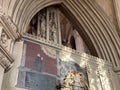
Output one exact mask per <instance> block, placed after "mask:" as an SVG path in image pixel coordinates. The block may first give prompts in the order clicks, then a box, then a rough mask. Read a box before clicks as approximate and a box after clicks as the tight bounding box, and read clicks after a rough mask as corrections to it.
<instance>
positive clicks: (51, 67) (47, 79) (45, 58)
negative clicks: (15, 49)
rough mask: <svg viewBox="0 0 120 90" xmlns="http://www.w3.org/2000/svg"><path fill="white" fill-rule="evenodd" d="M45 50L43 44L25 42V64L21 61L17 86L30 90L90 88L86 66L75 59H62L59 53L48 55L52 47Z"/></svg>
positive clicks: (80, 89)
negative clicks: (81, 65) (74, 60)
mask: <svg viewBox="0 0 120 90" xmlns="http://www.w3.org/2000/svg"><path fill="white" fill-rule="evenodd" d="M47 48H50V47H47ZM45 50H48V49H43V46H42V45H38V44H34V43H31V42H27V41H25V42H24V50H23V51H24V53H23V54H25V55H23V60H22V62H24V64H23V63H22V62H21V66H20V67H19V76H18V83H17V85H16V86H17V87H20V88H25V89H28V90H88V87H89V83H88V76H87V71H86V69H85V68H82V67H80V66H79V65H78V64H77V63H75V62H73V61H62V60H61V59H60V58H58V57H59V55H56V58H55V57H52V56H51V55H48V54H49V53H50V49H49V52H48V53H47V51H45ZM52 51H53V50H52ZM51 53H52V52H51ZM53 53H55V51H54V52H53ZM54 55H55V54H54ZM58 59H59V61H60V63H59V64H58V63H57V62H58ZM58 67H60V68H58ZM58 71H60V73H59V74H58Z"/></svg>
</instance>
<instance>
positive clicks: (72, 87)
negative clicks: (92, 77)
mask: <svg viewBox="0 0 120 90" xmlns="http://www.w3.org/2000/svg"><path fill="white" fill-rule="evenodd" d="M60 67H61V68H60V78H61V79H60V83H59V85H58V88H59V89H60V90H88V88H89V83H88V76H87V71H86V69H84V68H82V67H80V66H79V65H78V64H77V63H75V62H73V61H61V65H60Z"/></svg>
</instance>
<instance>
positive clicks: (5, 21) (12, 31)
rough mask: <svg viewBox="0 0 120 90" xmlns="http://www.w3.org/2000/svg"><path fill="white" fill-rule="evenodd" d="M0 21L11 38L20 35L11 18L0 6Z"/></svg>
mask: <svg viewBox="0 0 120 90" xmlns="http://www.w3.org/2000/svg"><path fill="white" fill-rule="evenodd" d="M0 23H1V25H2V26H3V28H4V29H5V32H6V33H7V34H8V35H9V36H10V37H11V38H12V39H13V40H16V39H18V38H19V37H20V34H19V33H18V32H17V26H16V25H15V23H14V22H13V21H12V19H11V18H10V17H9V16H8V15H6V14H5V13H4V11H3V9H2V7H1V6H0Z"/></svg>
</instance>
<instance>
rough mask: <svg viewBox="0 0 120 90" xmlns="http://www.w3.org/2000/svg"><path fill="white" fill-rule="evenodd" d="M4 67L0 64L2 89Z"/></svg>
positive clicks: (0, 84)
mask: <svg viewBox="0 0 120 90" xmlns="http://www.w3.org/2000/svg"><path fill="white" fill-rule="evenodd" d="M3 76H4V68H3V67H2V66H1V65H0V90H1V86H2V82H3Z"/></svg>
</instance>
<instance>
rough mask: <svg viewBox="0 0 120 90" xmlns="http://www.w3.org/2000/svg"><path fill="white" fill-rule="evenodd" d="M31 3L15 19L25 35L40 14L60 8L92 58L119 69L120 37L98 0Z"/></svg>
mask: <svg viewBox="0 0 120 90" xmlns="http://www.w3.org/2000/svg"><path fill="white" fill-rule="evenodd" d="M28 3H29V5H26V6H25V5H24V8H23V7H22V6H21V7H20V8H22V9H23V12H19V13H18V14H17V15H16V18H15V22H16V24H17V25H18V28H19V30H23V31H24V30H25V28H26V26H27V24H28V23H29V22H30V20H31V19H32V17H33V16H34V15H35V14H36V13H37V12H38V11H39V10H41V9H43V8H44V7H47V6H50V5H55V4H59V5H60V6H61V9H62V10H63V12H64V13H65V14H67V16H68V17H69V19H70V20H71V21H72V22H73V23H74V26H75V27H76V29H77V30H78V32H79V34H80V35H81V36H82V38H83V39H84V41H85V43H86V45H88V48H89V50H90V52H91V54H92V55H94V56H97V57H99V58H102V59H105V60H108V61H109V62H112V63H113V65H114V66H115V67H119V62H118V60H119V58H120V52H119V51H120V48H119V47H120V43H119V42H120V39H119V36H118V34H117V31H116V29H115V28H114V25H112V23H111V22H110V20H109V19H108V18H107V17H106V15H105V14H104V12H103V11H102V10H101V9H100V7H99V5H97V3H95V2H94V0H77V1H76V0H38V1H36V2H34V1H31V0H30V1H29V2H28ZM26 11H27V12H26ZM17 16H18V17H17ZM13 18H14V17H13ZM20 32H21V31H20Z"/></svg>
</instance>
